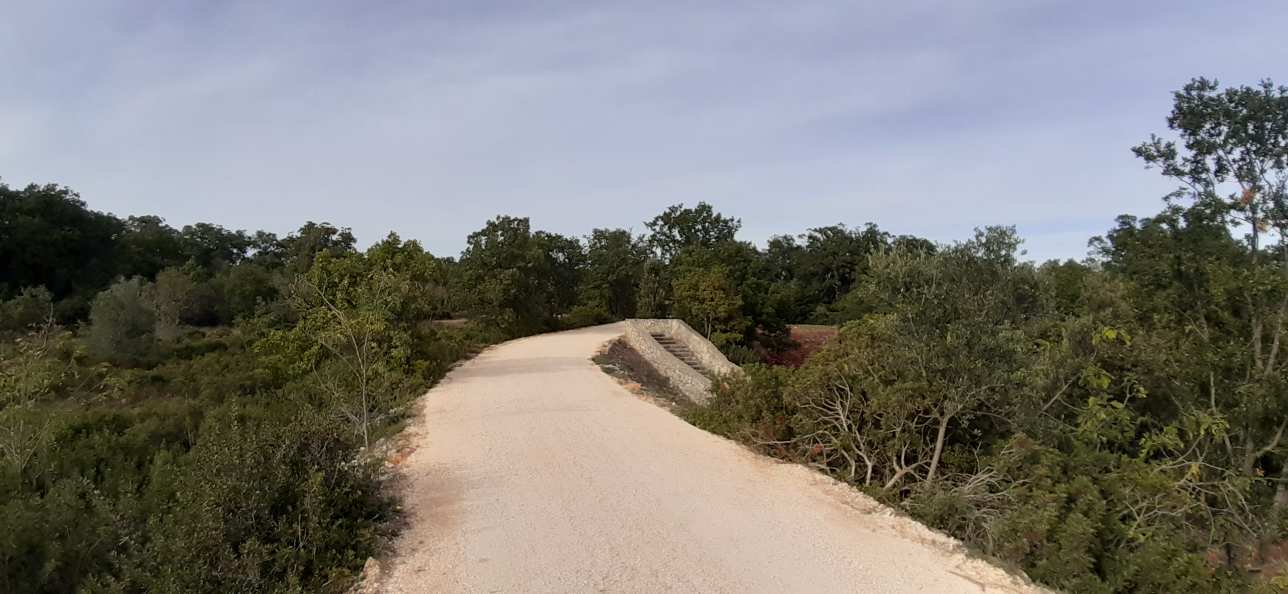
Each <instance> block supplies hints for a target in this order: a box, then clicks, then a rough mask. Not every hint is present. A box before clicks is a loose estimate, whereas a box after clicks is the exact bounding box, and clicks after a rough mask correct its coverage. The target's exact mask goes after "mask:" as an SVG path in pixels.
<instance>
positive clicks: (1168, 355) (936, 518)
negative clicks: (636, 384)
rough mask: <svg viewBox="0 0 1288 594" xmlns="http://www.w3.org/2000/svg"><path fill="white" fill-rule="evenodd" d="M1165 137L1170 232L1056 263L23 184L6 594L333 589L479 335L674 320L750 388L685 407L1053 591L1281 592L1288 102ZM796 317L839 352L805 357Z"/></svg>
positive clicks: (1148, 152) (14, 202) (12, 233)
mask: <svg viewBox="0 0 1288 594" xmlns="http://www.w3.org/2000/svg"><path fill="white" fill-rule="evenodd" d="M1168 122H1169V124H1170V126H1171V128H1172V129H1173V131H1174V132H1175V134H1176V135H1177V136H1178V137H1179V143H1173V142H1172V141H1167V140H1163V139H1158V138H1155V139H1151V140H1150V141H1148V142H1146V143H1144V144H1142V145H1140V146H1139V147H1136V149H1135V152H1136V154H1137V155H1138V156H1139V157H1140V158H1141V159H1143V160H1144V162H1145V163H1146V164H1148V165H1150V166H1152V167H1156V168H1158V169H1159V170H1160V171H1161V172H1162V173H1163V174H1164V175H1166V176H1169V177H1171V178H1173V179H1175V180H1177V182H1178V184H1179V185H1180V189H1179V190H1178V191H1177V193H1175V194H1174V195H1172V196H1171V197H1169V198H1168V201H1167V202H1166V204H1165V207H1164V209H1163V210H1162V212H1160V213H1159V214H1158V215H1156V216H1152V217H1148V218H1140V219H1137V218H1134V217H1121V218H1119V220H1118V222H1117V224H1116V226H1114V227H1113V228H1111V229H1109V231H1108V232H1107V233H1106V234H1105V235H1104V236H1103V237H1099V238H1095V239H1093V240H1092V242H1091V247H1092V257H1091V258H1089V259H1088V260H1086V261H1083V262H1073V261H1067V262H1048V263H1045V264H1040V265H1039V264H1033V263H1029V262H1025V261H1023V259H1022V255H1023V254H1022V252H1021V251H1020V249H1019V248H1020V245H1021V242H1020V239H1019V237H1017V235H1016V234H1015V232H1014V230H1013V229H1010V228H1003V227H997V228H987V229H982V230H980V231H979V232H978V233H977V234H976V235H975V236H974V237H973V238H971V239H968V240H965V241H961V242H957V243H952V244H936V243H934V242H931V241H927V240H925V239H921V238H917V237H911V236H895V235H891V234H889V233H886V232H884V231H882V230H880V229H879V228H878V227H877V226H875V225H871V224H869V225H866V226H863V227H858V228H851V227H847V226H845V225H833V226H828V227H820V228H815V229H811V230H808V231H806V232H805V233H803V234H800V235H796V236H779V237H775V238H773V239H771V240H770V241H769V242H768V243H767V244H766V245H765V246H764V247H763V248H760V247H757V246H755V245H752V244H751V243H748V242H745V241H740V240H738V239H737V234H738V231H739V228H740V222H739V221H738V220H737V219H734V218H729V217H727V216H724V215H722V214H720V213H717V212H715V210H714V209H713V208H712V207H711V206H710V205H708V204H705V203H699V204H698V205H696V206H694V207H685V206H684V205H676V206H674V207H671V208H669V209H667V210H666V211H664V212H663V213H661V214H659V215H658V216H657V217H655V218H653V219H652V220H650V221H648V222H647V223H646V227H647V229H648V233H646V234H645V235H643V236H636V235H634V234H632V233H631V232H629V231H627V230H622V229H596V230H593V231H592V232H591V233H590V235H588V236H587V237H586V238H584V239H582V238H574V237H567V236H562V235H559V234H554V233H548V232H544V231H536V230H532V229H531V228H530V225H529V221H528V220H527V219H524V218H515V217H505V216H502V217H498V218H496V219H493V220H492V221H489V222H487V224H486V225H485V226H484V227H483V228H482V229H480V230H479V231H477V232H475V233H473V234H471V235H469V237H468V238H467V240H466V248H465V250H464V251H463V252H462V254H461V255H460V257H459V258H455V259H453V258H441V257H435V256H433V255H431V254H429V253H427V252H426V251H425V250H424V249H422V247H421V246H420V245H419V244H418V243H417V242H415V241H405V240H402V239H401V238H399V237H397V236H396V235H390V236H389V237H387V238H385V239H383V240H381V241H379V242H376V243H374V244H373V245H371V246H370V247H367V248H366V249H359V247H358V245H357V240H356V238H355V237H353V235H352V234H351V233H350V232H349V231H348V230H346V229H343V228H337V227H334V226H331V225H329V224H324V223H322V224H319V223H311V222H310V223H307V224H305V225H304V226H302V227H301V228H300V229H299V230H298V231H296V232H295V233H291V234H289V235H287V236H285V237H278V236H275V235H273V234H271V233H266V232H255V233H247V232H243V231H232V230H227V229H224V228H222V227H219V226H217V225H213V224H207V223H200V224H194V225H189V226H185V227H182V228H180V229H175V228H173V227H170V226H169V225H167V224H166V223H165V222H164V221H163V220H161V219H160V218H157V217H152V216H135V217H128V218H125V219H121V218H118V217H116V216H113V215H109V214H105V213H101V212H97V211H94V210H92V209H90V208H89V207H88V206H87V205H86V203H85V202H84V201H82V200H81V199H80V197H79V196H77V195H76V194H75V193H74V192H73V191H72V190H70V189H68V188H65V187H60V186H55V185H48V186H35V185H33V186H28V187H25V188H11V187H8V186H5V185H3V184H0V517H3V518H5V528H6V529H5V530H3V531H0V591H4V592H121V593H126V592H341V591H344V590H345V589H346V588H347V587H348V586H349V585H350V584H351V581H352V576H353V574H354V573H355V572H356V571H357V570H358V569H359V568H360V567H361V566H362V563H363V561H364V560H365V559H366V558H367V557H368V556H370V555H372V554H374V553H375V552H377V550H378V549H379V547H380V545H381V542H382V541H383V539H385V538H386V537H387V536H388V532H389V526H390V525H391V523H390V522H389V521H388V520H389V519H390V518H391V517H392V514H393V510H394V509H395V508H394V505H393V502H392V501H390V499H389V497H388V495H387V494H386V491H385V490H384V488H383V487H382V475H381V468H382V462H383V461H382V460H381V459H380V456H379V454H378V452H380V451H381V448H380V447H378V446H379V445H380V442H381V440H382V439H383V438H385V437H387V436H389V435H390V434H391V433H392V432H394V431H396V430H397V429H398V427H399V425H400V422H401V421H402V420H403V419H404V418H405V415H406V414H407V410H408V405H409V403H410V402H411V400H412V398H414V396H415V395H417V394H419V393H421V392H422V391H423V390H424V389H425V388H426V387H427V386H429V385H431V384H432V383H433V382H434V381H436V380H437V379H438V378H440V377H442V376H443V374H444V373H446V371H447V370H448V369H450V367H451V366H452V365H453V364H454V363H455V362H457V361H459V360H460V359H462V358H463V357H466V356H468V355H469V354H470V353H472V352H475V351H476V350H477V349H479V348H480V347H481V346H483V345H486V344H488V343H491V342H495V341H498V340H503V339H507V338H510V337H516V336H521V335H525V334H531V333H535V332H543V331H549V330H556V329H560V328H568V327H575V326H580V325H586V324H595V323H601V322H606V321H611V320H617V319H622V318H625V317H669V316H677V317H681V318H684V319H685V320H686V321H687V322H688V323H689V324H690V325H691V326H693V327H694V328H696V329H698V330H699V331H700V332H702V333H703V334H705V335H706V336H707V337H708V338H710V339H711V340H712V341H713V342H714V343H715V344H717V345H718V346H720V348H721V349H722V350H723V351H724V352H725V353H726V354H727V355H728V356H729V357H730V358H731V359H732V360H734V361H735V362H737V363H740V364H745V369H746V370H747V373H746V375H745V377H741V378H730V379H727V380H725V381H722V382H721V383H720V384H719V385H718V387H717V394H716V395H715V397H714V398H713V400H712V401H711V403H710V404H709V405H707V406H704V407H690V408H688V409H687V410H686V411H685V413H684V414H685V415H686V416H687V417H688V418H689V419H690V420H691V421H692V422H694V423H696V424H698V425H700V426H702V427H706V428H708V429H710V430H712V431H715V432H718V433H721V434H724V435H728V436H731V437H734V438H736V439H740V440H742V441H745V442H746V443H749V444H752V445H753V446H755V447H758V448H762V449H763V450H764V451H766V452H768V453H770V454H773V455H777V456H780V457H783V458H785V459H790V460H796V461H799V462H801V463H804V464H809V465H811V466H813V467H816V468H818V469H819V470H821V471H823V472H827V473H829V474H831V475H833V476H835V477H837V478H840V479H842V480H845V481H848V482H850V483H851V484H854V485H856V486H857V487H860V488H863V489H865V490H867V491H869V492H870V493H872V494H874V495H875V496H877V497H879V498H881V499H883V500H885V501H888V502H890V503H891V504H893V505H896V506H899V507H900V508H902V509H904V510H906V511H907V512H908V513H910V514H912V515H914V516H916V517H917V518H920V519H922V520H924V521H926V522H927V523H929V524H931V525H933V526H936V527H939V528H941V529H943V530H945V531H947V532H949V533H951V534H954V535H956V536H958V537H960V538H962V539H964V540H965V541H967V542H969V543H971V544H972V545H973V546H975V547H977V548H978V549H980V550H981V551H983V552H985V553H987V554H989V555H992V556H994V557H996V558H999V559H1003V560H1006V561H1008V562H1010V563H1012V564H1014V565H1015V566H1018V567H1022V568H1023V569H1024V570H1025V571H1026V572H1027V573H1028V574H1029V575H1030V576H1031V577H1033V578H1034V579H1035V580H1038V581H1040V582H1042V583H1045V584H1049V585H1052V586H1055V587H1058V588H1061V589H1065V590H1068V591H1072V592H1175V591H1191V592H1223V591H1226V592H1236V591H1248V590H1251V589H1254V588H1273V587H1275V586H1276V585H1280V586H1282V585H1283V584H1279V583H1278V582H1275V581H1274V579H1271V578H1267V577H1265V576H1266V575H1267V574H1271V573H1274V572H1276V571H1277V570H1278V568H1276V567H1274V566H1272V565H1269V564H1268V562H1267V561H1266V560H1267V559H1268V558H1270V557H1271V555H1269V554H1268V551H1270V550H1271V549H1274V548H1276V547H1279V546H1280V545H1281V543H1283V542H1284V537H1285V531H1286V530H1288V444H1286V443H1285V439H1284V437H1285V436H1284V433H1285V428H1288V413H1285V411H1288V407H1286V405H1288V388H1286V386H1288V382H1286V381H1285V379H1286V376H1285V370H1286V369H1288V363H1286V361H1288V354H1286V353H1284V352H1281V347H1282V346H1283V344H1284V343H1285V342H1286V341H1285V336H1284V335H1285V332H1288V330H1286V329H1285V327H1284V321H1285V317H1286V316H1288V243H1285V241H1284V237H1285V231H1288V207H1286V206H1285V204H1288V200H1286V198H1288V189H1286V186H1288V89H1284V88H1279V87H1274V86H1273V85H1270V84H1269V83H1266V84H1265V85H1263V86H1259V87H1250V88H1249V87H1242V88H1233V89H1221V88H1219V87H1218V86H1217V85H1216V84H1215V83H1213V82H1210V81H1205V80H1196V81H1194V82H1192V83H1191V84H1190V85H1188V86H1187V87H1186V88H1185V89H1184V90H1182V91H1181V92H1179V93H1177V95H1176V105H1175V109H1174V112H1173V114H1172V115H1171V117H1170V118H1169V120H1168ZM448 319H454V320H460V319H466V320H468V322H460V321H454V322H452V323H445V320H448ZM803 323H810V324H824V325H836V326H839V327H840V332H839V334H838V335H837V336H836V337H835V338H831V339H830V340H828V341H826V345H825V346H822V347H821V348H818V344H819V343H822V342H823V341H822V340H817V341H814V340H812V339H811V344H809V345H807V346H808V348H807V349H806V351H807V352H808V351H815V350H816V352H814V353H813V354H812V356H810V357H808V359H804V358H803V357H798V356H794V355H793V353H800V352H801V350H799V349H798V348H797V345H796V343H795V341H794V340H793V338H792V334H791V332H790V330H789V328H790V325H793V324H803ZM797 336H801V334H799V333H798V334H797ZM802 359H804V360H802ZM770 363H783V364H782V365H773V364H770ZM1276 579H1281V580H1282V578H1276Z"/></svg>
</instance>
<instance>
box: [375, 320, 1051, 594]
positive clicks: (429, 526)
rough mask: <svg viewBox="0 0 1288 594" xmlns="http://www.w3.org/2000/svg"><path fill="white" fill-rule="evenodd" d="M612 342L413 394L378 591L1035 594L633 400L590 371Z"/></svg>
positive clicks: (526, 354)
mask: <svg viewBox="0 0 1288 594" xmlns="http://www.w3.org/2000/svg"><path fill="white" fill-rule="evenodd" d="M620 333H621V326H620V325H609V326H600V327H595V328H587V329H583V330H576V331H571V332H561V333H557V334H547V335H542V336H534V337H530V338H525V339H521V340H516V341H511V342H507V343H505V344H502V345H499V346H497V347H494V348H492V349H489V350H487V351H485V352H484V353H483V354H481V355H480V356H478V357H477V358H475V359H473V360H471V361H469V362H468V363H466V364H464V365H462V366H461V367H459V368H458V369H456V370H455V371H453V372H452V373H451V374H450V375H449V376H448V377H447V378H446V379H445V380H444V381H443V382H442V383H441V384H439V385H438V386H437V387H435V388H434V389H433V390H431V391H430V392H429V393H428V394H427V395H426V396H425V397H424V398H423V399H422V411H421V412H422V414H421V416H420V418H419V419H418V421H417V422H416V424H415V425H414V426H413V427H411V428H409V429H408V432H409V433H408V435H407V439H408V443H409V444H410V445H411V446H413V447H415V448H416V451H414V452H413V453H412V454H411V455H410V457H408V458H407V459H406V460H405V461H404V462H403V464H402V466H401V472H402V473H403V477H404V479H405V481H404V488H405V489H406V491H405V494H404V495H405V505H406V509H407V511H408V513H409V523H410V525H409V526H408V527H407V530H406V532H404V534H403V536H402V537H401V538H400V540H399V541H398V543H397V544H396V547H395V552H394V554H393V555H392V556H391V558H390V559H389V560H388V561H386V562H385V565H386V567H387V569H386V570H385V571H384V572H382V574H383V579H382V580H381V581H382V582H383V583H382V584H381V585H382V586H383V588H384V591H386V592H391V593H393V592H649V593H653V592H730V593H740V594H741V593H750V592H775V593H777V592H1025V591H1037V590H1036V589H1035V588H1032V587H1029V586H1026V585H1024V584H1023V583H1021V581H1020V580H1017V579H1014V578H1012V577H1011V576H1009V575H1008V574H1006V573H1005V572H1003V571H1001V570H1000V569H997V568H995V567H993V566H991V565H988V564H987V563H984V562H983V561H980V560H978V559H972V558H968V557H967V556H966V555H965V554H963V553H961V552H960V551H959V550H957V548H956V547H954V543H953V542H952V541H951V540H950V539H948V538H946V537H944V536H942V535H939V534H936V533H934V532H932V531H930V530H927V529H926V528H924V527H922V526H920V525H919V524H917V523H915V522H912V521H911V520H908V519H905V518H900V517H897V516H895V515H894V514H892V513H891V512H890V511H889V510H888V509H885V508H883V507H882V506H880V505H878V504H876V503H874V502H873V501H872V500H871V499H869V498H867V497H865V496H863V495H861V494H859V493H858V492H856V491H854V490H853V489H850V488H848V487H846V486H844V485H842V484H840V483H836V482H834V481H832V480H830V479H828V478H826V477H823V476H822V475H819V474H818V473H815V472H812V471H810V470H808V469H805V468H803V467H800V466H796V465H792V464H783V463H779V462H775V461H773V460H771V459H769V458H765V457H763V456H759V455H756V454H754V453H752V452H750V451H748V450H746V449H744V448H742V447H740V446H738V445H737V444H735V443H733V442H730V441H728V440H725V439H722V438H719V437H716V436H713V435H711V434H708V433H706V432H704V431H701V430H699V429H697V428H695V427H692V426H690V425H688V424H686V423H685V422H684V421H682V420H680V419H678V418H676V417H675V416H673V415H672V414H671V413H669V412H667V411H665V410H663V409H661V408H659V407H657V406H654V405H652V404H649V403H647V402H645V401H643V400H641V399H640V398H638V397H636V396H635V395H633V394H631V393H630V392H628V391H627V390H625V389H624V388H622V387H621V386H620V385H619V384H618V383H617V382H616V381H615V380H614V379H612V378H611V377H609V376H608V375H606V374H604V373H603V372H601V371H600V370H599V368H598V367H597V366H596V365H595V364H594V363H592V362H591V361H590V360H589V358H590V357H591V356H592V355H593V354H594V353H595V352H596V350H597V349H599V348H600V347H601V346H602V345H603V344H604V343H605V342H607V341H608V340H610V339H612V338H614V337H616V336H617V335H619V334H620ZM373 585H374V584H373Z"/></svg>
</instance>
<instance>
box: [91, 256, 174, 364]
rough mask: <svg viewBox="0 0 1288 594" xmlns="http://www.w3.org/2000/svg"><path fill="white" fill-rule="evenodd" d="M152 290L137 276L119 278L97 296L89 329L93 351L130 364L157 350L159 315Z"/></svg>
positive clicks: (97, 354)
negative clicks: (152, 298)
mask: <svg viewBox="0 0 1288 594" xmlns="http://www.w3.org/2000/svg"><path fill="white" fill-rule="evenodd" d="M148 290H149V289H148V286H147V284H145V283H144V282H143V280H142V279H140V278H138V277H135V278H132V279H129V280H122V281H117V282H116V283H115V284H113V285H112V286H111V287H109V288H108V289H107V290H105V291H103V292H102V293H99V294H98V296H97V297H95V298H94V305H93V306H92V307H91V308H90V314H89V327H88V329H87V332H86V343H87V345H88V346H89V350H90V353H91V354H93V355H94V356H96V357H98V358H100V359H105V360H108V361H112V362H115V363H120V364H127V365H128V364H135V365H137V364H139V363H142V362H145V361H147V360H148V359H150V358H151V357H152V356H153V355H154V354H155V346H156V322H157V316H156V310H155V309H154V307H153V305H152V300H151V299H150V296H149V295H148Z"/></svg>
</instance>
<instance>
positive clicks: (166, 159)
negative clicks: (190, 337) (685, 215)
mask: <svg viewBox="0 0 1288 594" xmlns="http://www.w3.org/2000/svg"><path fill="white" fill-rule="evenodd" d="M82 4H86V6H77V5H75V4H72V3H67V4H64V3H58V2H50V3H23V4H20V5H16V6H11V7H9V8H8V9H7V10H6V11H5V12H6V15H7V18H6V19H5V20H3V22H0V75H2V76H3V80H4V81H6V83H7V84H6V85H5V86H4V88H0V127H2V128H0V129H3V130H4V132H5V133H4V134H3V135H0V176H3V177H4V179H5V180H6V181H7V182H9V183H11V184H21V183H26V182H28V181H38V182H48V181H55V182H59V183H65V184H68V185H71V186H73V187H75V188H76V189H78V190H80V191H81V193H82V194H83V195H84V196H85V197H86V199H87V200H88V201H89V202H90V204H91V205H92V206H94V207H96V208H100V209H103V210H108V211H112V212H116V213H118V214H134V213H157V214H160V215H162V216H164V217H166V218H167V219H168V220H170V221H171V222H172V223H174V224H180V225H181V224H185V223H189V222H193V221H197V220H209V221H214V222H218V223H220V224H224V225H226V226H231V227H239V228H267V229H270V230H274V231H278V232H286V231H289V230H291V229H292V228H294V227H295V226H297V225H298V224H300V223H301V222H303V221H304V220H307V219H313V220H328V221H331V222H334V223H337V224H342V225H349V226H352V227H353V228H354V230H355V232H356V233H358V235H359V237H360V238H361V239H362V240H363V241H366V242H369V241H373V240H375V239H376V238H378V237H379V236H380V235H382V234H383V233H384V232H386V231H388V230H391V229H392V230H396V231H398V232H399V233H401V234H402V235H404V236H406V237H414V238H418V239H421V240H422V241H423V242H424V243H425V244H426V245H427V246H428V247H430V248H431V249H432V250H433V251H435V252H436V253H442V254H448V255H451V254H454V253H455V252H456V251H457V250H459V249H460V247H461V246H462V244H463V241H464V237H465V235H466V234H467V233H469V232H470V231H472V230H474V229H477V228H479V227H480V226H482V224H483V222H484V221H485V220H486V219H487V218H490V217H492V216H494V215H496V214H515V215H524V216H530V217H532V219H533V222H534V225H536V226H538V227H543V228H547V229H550V230H553V231H558V232H563V233H571V234H584V233H586V232H588V231H589V230H590V229H591V228H592V227H608V226H613V227H616V226H621V227H633V228H635V229H636V230H640V229H641V228H642V221H643V220H645V219H647V218H649V217H651V216H652V215H653V214H655V213H657V212H659V211H661V210H662V209H663V208H665V207H666V206H667V205H669V204H673V203H676V202H688V203H693V202H696V201H698V200H707V201H710V202H712V203H714V204H716V205H717V206H718V207H719V208H720V209H721V210H722V211H724V212H726V213H728V214H731V215H734V216H738V217H740V218H742V220H743V222H744V229H745V234H744V235H745V237H746V238H748V239H752V240H763V239H764V238H766V237H768V236H769V235H773V234H779V233H797V232H801V231H803V230H804V229H805V228H807V227H811V226H817V225H824V224H830V223H834V222H846V223H849V224H852V225H858V224H862V223H864V222H867V221H873V222H876V223H878V224H880V225H881V226H882V227H885V228H888V229H890V230H892V231H895V232H899V233H915V234H921V235H926V236H929V237H932V238H935V239H939V240H950V239H954V238H961V237H965V236H968V235H969V234H970V231H971V229H972V228H973V227H976V226H980V225H986V224H1014V225H1017V226H1018V227H1019V228H1020V230H1021V232H1022V233H1023V234H1024V235H1025V236H1026V238H1027V239H1028V244H1027V245H1028V249H1029V252H1030V255H1031V256H1033V257H1036V258H1046V257H1081V256H1082V255H1083V254H1084V253H1085V250H1084V249H1083V245H1084V244H1085V239H1086V238H1087V237H1090V236H1091V235H1095V234H1099V233H1102V232H1103V231H1104V230H1105V229H1107V228H1108V227H1109V226H1110V225H1111V224H1112V221H1113V218H1114V216H1115V215H1117V214H1119V213H1120V212H1134V213H1138V214H1148V213H1150V212H1153V211H1155V210H1157V208H1158V207H1159V205H1160V203H1159V200H1158V198H1159V196H1161V195H1162V194H1163V193H1164V192H1166V191H1167V190H1168V189H1170V185H1169V184H1167V183H1166V182H1165V181H1164V180H1161V179H1159V178H1158V177H1157V176H1156V174H1154V173H1152V172H1147V171H1144V170H1142V168H1141V167H1140V165H1139V163H1137V162H1135V161H1134V159H1133V158H1132V156H1131V155H1130V153H1129V151H1128V148H1129V147H1130V146H1131V145H1132V144H1134V143H1135V142H1138V141H1139V140H1141V139H1143V138H1145V137H1146V136H1148V134H1149V133H1150V132H1153V131H1160V129H1161V128H1162V125H1163V117H1164V115H1165V114H1166V111H1167V109H1168V102H1169V93H1170V91H1171V90H1173V89H1175V88H1177V87H1179V86H1180V85H1182V84H1183V83H1184V82H1185V81H1186V80H1187V79H1188V78H1189V77H1191V76H1198V75H1206V76H1215V77H1218V78H1221V79H1222V80H1223V81H1225V82H1227V83H1232V84H1233V83H1246V82H1253V81H1255V80H1256V79H1258V78H1260V77H1263V76H1274V75H1276V74H1279V73H1277V72H1275V68H1276V67H1281V66H1282V64H1284V63H1288V46H1286V45H1285V44H1283V43H1281V37H1282V30H1283V26H1284V24H1285V20H1286V19H1285V17H1286V16H1288V8H1284V7H1283V5H1282V4H1281V3H1278V2H1247V3H1240V4H1242V6H1240V7H1238V8H1237V9H1236V8H1234V7H1232V6H1231V5H1230V4H1222V5H1220V6H1217V5H1210V6H1209V5H1207V4H1197V3H1196V4H1194V5H1193V6H1192V7H1191V8H1188V9H1187V8H1184V7H1183V6H1182V5H1180V4H1177V3H1175V2H1166V3H1164V2H1147V3H1130V5H1128V6H1124V4H1126V3H1110V2H1103V3H1102V2H1090V3H1088V2H1078V3H1072V2H1071V3H1065V2H992V3H961V2H928V3H915V4H916V5H908V4H909V3H904V4H902V5H900V6H898V7H895V6H894V5H890V4H888V3H871V4H867V5H865V4H861V3H850V2H823V3H809V4H808V6H806V7H804V8H802V7H799V6H794V5H787V4H782V3H768V2H766V3H746V4H741V5H739V6H737V7H733V6H732V5H729V4H725V3H720V4H716V3H709V4H706V5H705V6H704V7H700V8H694V7H691V6H684V5H682V4H671V3H666V2H658V3H632V4H631V5H627V4H618V5H613V4H608V3H601V2H584V3H583V2H566V3H552V4H546V5H544V6H543V7H542V9H541V10H536V9H533V8H531V7H530V6H527V5H519V4H518V3H516V4H515V5H513V6H509V5H506V4H492V3H480V2H461V3H455V4H447V3H442V2H438V3H423V4H419V5H416V6H413V5H412V4H411V3H371V4H370V5H358V4H351V3H337V4H326V3H315V2H299V3H261V2H243V3H193V4H191V5H188V6H186V7H182V6H179V5H167V6H169V8H166V9H165V12H155V9H154V8H152V7H145V6H144V5H142V4H139V3H128V2H121V3H107V2H105V3H82ZM543 4H544V3H543ZM87 6H88V8H87ZM1233 10H1238V11H1239V12H1240V14H1252V15H1256V18H1250V19H1241V22H1242V23H1244V24H1241V25H1240V30H1239V31H1238V32H1237V33H1236V32H1222V31H1218V30H1216V29H1215V28H1214V27H1215V25H1214V23H1220V22H1224V21H1223V19H1224V17H1223V16H1222V15H1223V14H1225V12H1226V11H1233ZM8 17H13V18H8ZM1281 78H1283V77H1281Z"/></svg>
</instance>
